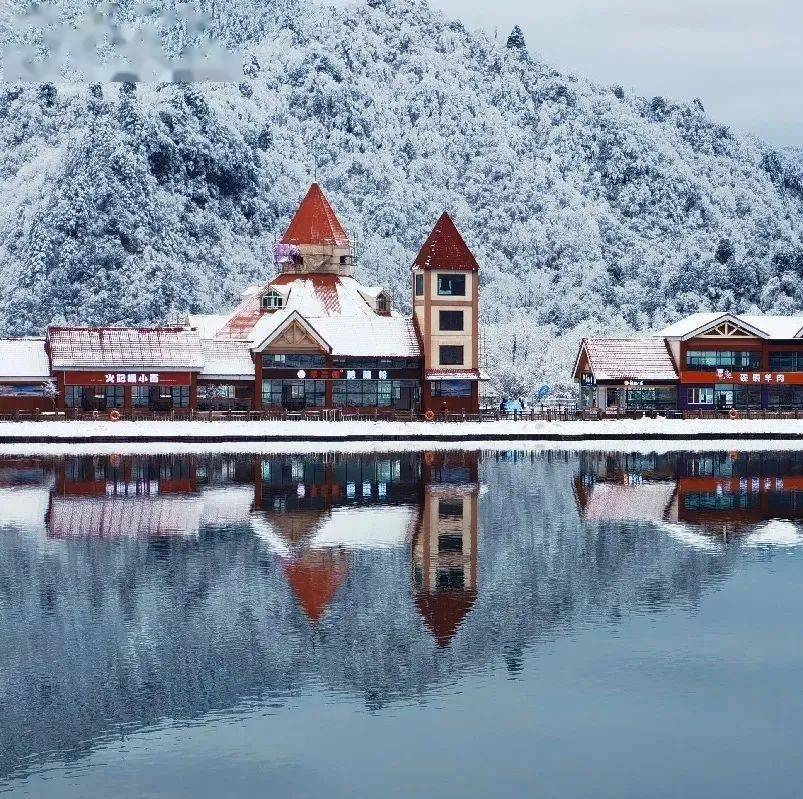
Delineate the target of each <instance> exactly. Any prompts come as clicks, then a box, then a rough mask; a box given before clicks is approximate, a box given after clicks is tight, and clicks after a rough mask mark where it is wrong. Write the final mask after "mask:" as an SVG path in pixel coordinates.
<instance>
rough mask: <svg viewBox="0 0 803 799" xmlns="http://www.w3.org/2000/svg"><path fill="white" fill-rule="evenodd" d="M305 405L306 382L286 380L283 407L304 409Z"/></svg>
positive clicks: (287, 409) (283, 388) (283, 390)
mask: <svg viewBox="0 0 803 799" xmlns="http://www.w3.org/2000/svg"><path fill="white" fill-rule="evenodd" d="M305 405H306V403H305V401H304V383H303V382H302V381H301V380H297V381H296V380H294V381H293V382H286V383H285V384H284V385H283V386H282V408H284V409H285V410H286V411H303V410H304V407H305Z"/></svg>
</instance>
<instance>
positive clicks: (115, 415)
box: [109, 408, 123, 422]
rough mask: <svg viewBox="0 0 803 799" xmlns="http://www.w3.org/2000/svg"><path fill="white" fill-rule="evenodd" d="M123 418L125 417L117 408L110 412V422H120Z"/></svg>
mask: <svg viewBox="0 0 803 799" xmlns="http://www.w3.org/2000/svg"><path fill="white" fill-rule="evenodd" d="M122 418H123V417H122V416H120V411H118V410H117V409H116V408H115V409H114V410H113V411H109V421H112V422H119V421H120V419H122Z"/></svg>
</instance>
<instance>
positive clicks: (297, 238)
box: [281, 183, 349, 248]
mask: <svg viewBox="0 0 803 799" xmlns="http://www.w3.org/2000/svg"><path fill="white" fill-rule="evenodd" d="M281 243H282V244H295V245H299V244H312V245H319V246H325V247H344V248H348V246H349V237H348V236H347V235H346V231H345V230H344V229H343V226H342V225H341V224H340V222H339V221H338V218H337V216H336V215H335V212H334V211H333V210H332V206H331V205H330V204H329V200H327V199H326V195H325V194H324V193H323V190H322V189H321V187H320V186H319V185H318V184H317V183H313V184H312V186H310V188H309V191H308V192H307V196H306V197H304V199H303V200H302V201H301V205H300V206H299V207H298V211H296V215H295V216H294V217H293V221H292V222H291V223H290V227H289V228H287V233H285V234H284V236H282V240H281Z"/></svg>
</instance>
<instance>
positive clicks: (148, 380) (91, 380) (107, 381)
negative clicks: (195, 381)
mask: <svg viewBox="0 0 803 799" xmlns="http://www.w3.org/2000/svg"><path fill="white" fill-rule="evenodd" d="M191 382H192V375H191V373H190V372H152V371H147V372H141V371H140V372H130V371H125V372H122V371H120V372H118V371H115V372H65V373H64V385H65V386H189V385H190V384H191Z"/></svg>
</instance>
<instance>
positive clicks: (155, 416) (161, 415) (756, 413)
mask: <svg viewBox="0 0 803 799" xmlns="http://www.w3.org/2000/svg"><path fill="white" fill-rule="evenodd" d="M119 413H120V419H121V420H124V421H134V422H140V421H143V422H144V421H203V422H222V421H242V422H246V421H284V422H293V421H365V422H374V421H383V422H417V421H418V422H421V421H425V419H424V416H423V414H421V413H417V412H415V411H396V410H392V409H379V408H376V409H372V410H350V409H345V408H343V409H341V408H316V409H307V410H304V411H241V410H229V411H192V410H189V409H180V410H173V411H124V410H120V411H119ZM738 413H739V416H738V418H740V419H803V408H779V409H773V410H749V411H739V412H738ZM728 414H729V412H728V411H712V410H707V411H649V410H647V411H633V410H629V411H620V410H606V411H600V410H579V409H575V408H551V407H538V408H530V409H528V410H526V411H523V412H521V411H517V412H512V413H504V412H502V411H501V410H499V409H494V408H485V409H482V410H480V412H479V413H446V414H444V413H438V414H436V416H435V419H434V421H437V422H498V421H511V422H539V421H543V422H575V421H578V422H580V421H584V422H588V421H613V420H616V419H643V418H653V419H654V418H657V417H661V418H667V419H728V418H729V415H728ZM109 419H110V417H109V411H75V410H70V411H15V412H6V413H0V421H3V422H49V421H50V422H54V421H59V422H63V421H89V422H91V421H108V420H109Z"/></svg>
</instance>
